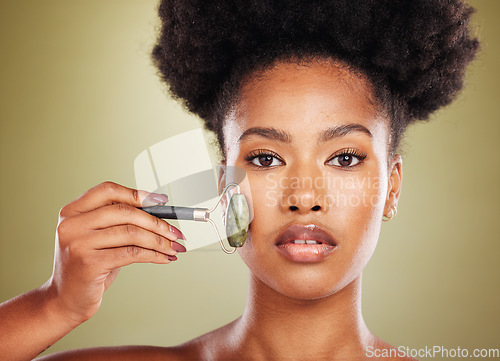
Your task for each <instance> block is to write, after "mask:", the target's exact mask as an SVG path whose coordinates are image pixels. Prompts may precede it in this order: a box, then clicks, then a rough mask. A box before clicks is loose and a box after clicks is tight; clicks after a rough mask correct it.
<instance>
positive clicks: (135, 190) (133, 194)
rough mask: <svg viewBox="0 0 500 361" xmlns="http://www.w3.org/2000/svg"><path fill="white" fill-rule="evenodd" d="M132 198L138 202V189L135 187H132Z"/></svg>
mask: <svg viewBox="0 0 500 361" xmlns="http://www.w3.org/2000/svg"><path fill="white" fill-rule="evenodd" d="M132 199H133V200H134V203H135V204H139V203H140V196H139V191H138V190H137V189H132Z"/></svg>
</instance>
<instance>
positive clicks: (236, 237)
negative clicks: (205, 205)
mask: <svg viewBox="0 0 500 361" xmlns="http://www.w3.org/2000/svg"><path fill="white" fill-rule="evenodd" d="M225 224H226V235H227V240H228V242H229V245H230V246H231V247H243V244H244V243H245V239H246V238H247V232H248V226H249V224H250V211H249V209H248V203H247V199H246V198H245V195H243V194H241V193H236V194H233V196H232V197H231V200H230V201H229V206H228V208H227V212H226V221H225Z"/></svg>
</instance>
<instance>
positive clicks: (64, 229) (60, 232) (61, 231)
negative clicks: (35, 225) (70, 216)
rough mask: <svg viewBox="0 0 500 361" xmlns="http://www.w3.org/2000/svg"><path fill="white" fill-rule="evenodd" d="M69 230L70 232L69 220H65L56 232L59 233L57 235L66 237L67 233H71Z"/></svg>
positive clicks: (60, 223)
mask: <svg viewBox="0 0 500 361" xmlns="http://www.w3.org/2000/svg"><path fill="white" fill-rule="evenodd" d="M69 230H70V226H69V224H68V220H67V219H63V220H62V221H60V222H59V224H58V225H57V229H56V232H57V234H58V235H59V236H61V235H66V234H67V233H69Z"/></svg>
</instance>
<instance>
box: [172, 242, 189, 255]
mask: <svg viewBox="0 0 500 361" xmlns="http://www.w3.org/2000/svg"><path fill="white" fill-rule="evenodd" d="M172 249H173V250H174V251H177V252H182V253H184V252H186V251H187V249H186V247H184V246H183V245H182V244H180V243H177V242H172Z"/></svg>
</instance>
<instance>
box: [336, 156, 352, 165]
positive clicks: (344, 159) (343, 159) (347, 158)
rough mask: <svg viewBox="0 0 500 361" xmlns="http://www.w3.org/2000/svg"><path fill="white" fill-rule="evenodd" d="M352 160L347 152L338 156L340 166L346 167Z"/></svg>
mask: <svg viewBox="0 0 500 361" xmlns="http://www.w3.org/2000/svg"><path fill="white" fill-rule="evenodd" d="M352 161H353V157H352V155H349V154H343V155H341V156H339V164H340V165H341V166H342V167H348V166H350V165H351V163H352Z"/></svg>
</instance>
